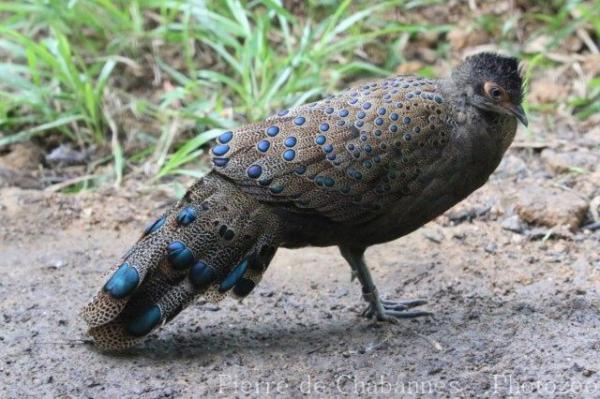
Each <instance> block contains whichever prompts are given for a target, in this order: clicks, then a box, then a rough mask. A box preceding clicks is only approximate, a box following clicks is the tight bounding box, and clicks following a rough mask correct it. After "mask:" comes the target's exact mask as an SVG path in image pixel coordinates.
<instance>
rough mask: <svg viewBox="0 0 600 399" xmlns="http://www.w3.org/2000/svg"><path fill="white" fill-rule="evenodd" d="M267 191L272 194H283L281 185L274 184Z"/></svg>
mask: <svg viewBox="0 0 600 399" xmlns="http://www.w3.org/2000/svg"><path fill="white" fill-rule="evenodd" d="M269 190H270V191H271V192H272V193H273V194H281V192H283V184H281V183H277V184H274V185H272V186H271V187H269Z"/></svg>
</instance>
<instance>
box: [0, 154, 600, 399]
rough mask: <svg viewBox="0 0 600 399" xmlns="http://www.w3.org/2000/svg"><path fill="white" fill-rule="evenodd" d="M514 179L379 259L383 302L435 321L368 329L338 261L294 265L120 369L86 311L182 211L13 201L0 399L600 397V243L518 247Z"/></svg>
mask: <svg viewBox="0 0 600 399" xmlns="http://www.w3.org/2000/svg"><path fill="white" fill-rule="evenodd" d="M513 164H514V160H512V163H511V159H509V160H508V161H507V162H506V163H505V164H504V166H503V167H502V168H501V170H500V171H499V172H498V173H497V174H496V175H495V177H494V178H493V179H492V181H491V182H490V183H489V184H488V185H487V186H486V187H485V188H483V189H482V190H480V191H478V192H477V193H476V194H475V195H473V196H472V197H470V198H469V200H468V201H467V202H466V203H463V204H461V205H459V208H458V209H455V210H454V211H452V212H453V213H452V212H451V213H450V214H448V215H446V216H443V217H441V218H439V219H438V220H436V221H434V222H432V223H430V224H429V225H427V226H425V228H423V229H421V230H419V231H417V232H415V233H413V234H412V235H410V236H407V237H404V238H402V239H399V240H396V241H394V242H391V243H388V244H385V245H380V246H376V247H372V248H371V249H369V251H368V252H367V256H368V261H369V263H370V265H371V268H372V272H373V275H374V278H375V280H376V282H377V283H378V286H379V290H380V292H381V293H383V294H384V296H387V297H390V298H393V297H396V298H397V297H402V298H415V297H420V298H428V299H429V300H430V303H429V305H427V307H428V308H429V309H430V310H432V311H433V312H435V317H433V318H428V319H420V320H412V321H403V322H401V323H399V324H398V325H391V324H378V323H374V322H373V321H369V320H366V319H364V318H361V317H360V316H359V313H360V311H361V310H362V308H363V303H362V300H361V298H360V289H359V286H358V283H357V282H350V279H349V277H350V273H349V268H348V266H347V265H346V264H345V263H344V261H343V260H342V258H341V256H340V255H339V254H338V252H337V249H335V248H307V249H303V250H296V251H290V250H280V251H279V252H278V253H277V255H276V258H275V260H274V261H273V263H272V265H271V267H270V269H269V270H268V271H267V273H266V275H265V278H264V280H263V282H262V283H261V284H260V285H259V287H257V288H256V289H255V291H254V292H253V293H252V294H251V295H250V296H249V297H248V298H246V300H245V301H244V302H243V303H238V302H236V301H234V300H232V299H227V300H225V301H224V302H221V303H220V304H219V305H218V306H215V305H212V304H206V303H202V302H199V303H197V304H195V305H193V306H191V307H190V308H188V309H187V310H185V311H184V312H183V313H182V314H181V315H180V316H178V317H177V318H176V319H175V320H174V321H173V322H171V323H170V324H168V325H166V326H165V327H163V328H162V329H160V330H159V331H157V332H155V333H153V334H151V335H150V336H149V337H148V339H146V340H145V341H143V342H142V343H141V344H140V345H138V346H137V347H135V348H134V349H132V350H130V351H129V352H127V353H125V354H121V355H110V354H103V353H101V352H98V351H97V350H95V348H94V347H93V345H91V344H90V343H89V341H88V340H87V336H86V333H85V326H84V323H83V322H82V320H81V319H80V318H79V317H78V310H79V308H80V307H81V306H82V304H84V303H85V302H86V301H87V300H88V299H89V298H90V296H91V295H92V293H93V292H94V291H95V290H96V289H97V288H98V287H99V285H100V284H101V281H100V280H99V278H100V277H101V276H102V275H103V274H104V272H105V270H106V269H107V267H108V266H109V265H110V264H111V263H112V262H113V261H114V260H115V259H116V258H117V257H118V256H120V255H121V254H122V253H123V252H124V251H125V250H126V249H127V247H128V245H130V244H131V243H133V242H134V241H135V239H136V238H137V236H138V234H139V233H140V231H141V230H142V228H143V226H144V225H145V223H146V222H147V221H148V220H151V219H152V218H153V216H154V215H156V214H157V213H158V212H159V211H160V210H159V208H161V207H162V206H166V205H167V203H168V202H169V200H168V199H165V198H164V196H160V195H144V194H139V193H130V192H127V191H126V190H120V191H114V190H105V191H102V192H96V193H82V194H78V195H63V194H53V193H46V192H44V191H36V190H24V189H20V188H14V187H7V188H3V189H1V190H0V198H1V200H0V218H1V220H2V223H1V226H0V254H1V258H0V272H1V276H2V277H1V279H0V313H1V315H2V329H1V330H0V343H1V344H0V357H1V359H2V360H1V363H0V397H3V398H4V397H7V398H23V397H94V398H102V397H121V398H122V397H125V398H127V397H144V398H163V397H192V396H194V397H203V396H211V397H212V396H221V397H236V396H237V397H246V396H248V395H249V396H253V397H264V396H271V397H275V396H291V397H300V396H303V395H309V394H312V395H316V396H326V397H330V396H335V397H342V396H356V395H358V394H363V395H367V396H398V395H401V396H406V397H449V396H451V397H473V396H478V397H498V398H503V397H506V396H509V395H510V396H513V397H531V396H532V395H533V396H541V397H590V398H591V397H600V377H599V372H600V360H599V359H600V356H599V354H600V299H599V298H600V297H599V296H598V292H599V287H600V250H599V248H600V230H596V231H589V230H587V231H586V230H582V229H579V230H577V231H576V232H575V233H573V234H570V235H569V237H568V238H560V237H558V238H555V237H550V239H547V240H543V239H539V237H538V238H535V237H536V236H535V235H529V236H528V235H527V234H526V232H519V233H515V232H511V231H509V230H507V229H506V226H505V224H506V221H505V220H506V217H507V215H508V213H507V211H506V210H505V209H504V208H503V205H502V204H503V202H505V200H504V199H503V198H504V196H506V195H507V194H506V192H507V184H508V183H507V181H508V180H507V179H510V177H509V175H510V174H511V173H514V169H515V168H514V167H513V166H511V165H513ZM511 186H512V185H511ZM514 189H515V191H516V192H518V190H519V187H518V185H517V186H516V187H514ZM510 195H512V194H510ZM482 209H483V211H481V210H482ZM464 215H471V216H473V215H475V217H474V219H473V220H471V221H469V220H467V221H462V219H464V217H463V216H464ZM477 215H479V216H477ZM451 219H452V220H454V222H452V221H451ZM503 226H504V227H503Z"/></svg>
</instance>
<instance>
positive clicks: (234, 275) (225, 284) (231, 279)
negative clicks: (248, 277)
mask: <svg viewBox="0 0 600 399" xmlns="http://www.w3.org/2000/svg"><path fill="white" fill-rule="evenodd" d="M246 270H248V260H247V259H244V260H243V261H242V262H241V263H240V264H239V265H237V266H236V267H235V268H234V269H233V270H232V271H231V272H230V273H229V274H228V275H227V277H225V279H224V280H223V281H222V282H221V284H220V285H219V292H225V291H228V290H230V289H231V288H232V287H233V286H234V285H235V284H236V283H237V282H238V281H239V280H240V279H241V278H242V277H243V276H244V274H245V273H246Z"/></svg>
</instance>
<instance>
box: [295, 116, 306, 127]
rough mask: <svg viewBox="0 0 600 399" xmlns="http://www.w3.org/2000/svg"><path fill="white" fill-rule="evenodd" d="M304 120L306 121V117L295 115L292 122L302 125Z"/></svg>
mask: <svg viewBox="0 0 600 399" xmlns="http://www.w3.org/2000/svg"><path fill="white" fill-rule="evenodd" d="M304 122H306V118H304V117H303V116H297V117H296V119H294V123H295V124H296V125H298V126H301V125H303V124H304Z"/></svg>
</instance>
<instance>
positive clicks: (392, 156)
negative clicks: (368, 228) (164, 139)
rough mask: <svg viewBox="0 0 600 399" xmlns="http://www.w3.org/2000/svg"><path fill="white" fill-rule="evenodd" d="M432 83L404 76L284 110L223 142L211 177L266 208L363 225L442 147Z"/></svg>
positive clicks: (440, 105)
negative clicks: (217, 176)
mask: <svg viewBox="0 0 600 399" xmlns="http://www.w3.org/2000/svg"><path fill="white" fill-rule="evenodd" d="M445 107H446V104H445V100H444V98H443V96H442V95H441V94H440V92H439V88H438V86H437V83H436V82H435V81H430V80H426V79H423V78H417V77H411V76H400V77H396V78H390V79H386V80H381V81H376V82H371V83H367V84H363V85H361V86H358V87H355V88H350V89H348V90H346V91H344V92H343V93H341V94H339V95H337V96H335V97H332V98H328V99H325V100H322V101H318V102H315V103H311V104H306V105H303V106H300V107H297V108H294V109H290V110H284V111H281V112H279V113H278V114H276V115H274V116H272V117H269V118H268V119H266V120H265V121H264V122H260V123H255V124H250V125H246V126H242V127H240V128H238V129H236V130H233V131H231V132H225V133H223V134H222V135H221V136H220V137H219V143H218V144H217V145H216V146H214V147H213V148H212V157H213V158H212V161H213V163H214V166H215V167H214V170H215V172H216V173H218V174H221V175H224V176H226V177H228V178H229V179H231V180H233V181H235V182H236V183H237V184H238V186H240V187H241V188H242V189H243V190H244V191H245V192H246V193H247V194H249V195H251V196H253V197H255V198H257V199H258V200H260V201H262V202H271V203H279V205H280V206H285V207H287V208H289V209H291V210H292V211H297V212H311V213H317V214H320V215H322V216H324V217H327V218H329V219H331V220H333V221H349V220H351V219H352V220H354V221H358V220H365V219H368V218H369V217H370V216H372V215H374V214H376V213H377V210H379V209H382V208H384V207H385V206H386V203H387V202H389V201H392V200H394V199H397V198H398V194H399V193H400V194H402V193H406V194H408V193H410V192H411V190H412V188H411V183H412V182H413V181H414V180H415V179H417V178H418V177H419V173H420V171H421V168H422V167H424V166H425V167H426V166H427V164H428V163H431V162H434V161H435V157H437V156H439V149H440V148H442V147H443V146H444V145H445V144H446V143H447V142H448V137H447V135H448V134H449V129H448V126H447V124H446V122H445V121H444V120H443V117H442V115H444V114H445V109H444V108H445Z"/></svg>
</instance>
